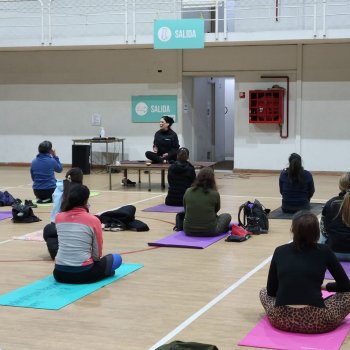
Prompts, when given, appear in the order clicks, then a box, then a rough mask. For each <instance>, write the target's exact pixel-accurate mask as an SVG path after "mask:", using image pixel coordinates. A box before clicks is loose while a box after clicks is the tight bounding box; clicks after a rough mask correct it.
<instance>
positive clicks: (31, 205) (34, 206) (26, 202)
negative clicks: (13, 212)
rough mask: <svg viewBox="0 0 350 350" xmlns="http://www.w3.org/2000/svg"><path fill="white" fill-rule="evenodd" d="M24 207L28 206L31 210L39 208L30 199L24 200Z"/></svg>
mask: <svg viewBox="0 0 350 350" xmlns="http://www.w3.org/2000/svg"><path fill="white" fill-rule="evenodd" d="M24 205H28V206H29V207H31V208H37V207H38V206H37V205H36V204H34V203H33V202H32V201H31V200H29V199H25V200H24Z"/></svg>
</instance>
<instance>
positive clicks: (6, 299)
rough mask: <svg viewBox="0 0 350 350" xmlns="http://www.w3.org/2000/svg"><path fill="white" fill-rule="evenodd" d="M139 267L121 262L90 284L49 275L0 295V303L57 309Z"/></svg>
mask: <svg viewBox="0 0 350 350" xmlns="http://www.w3.org/2000/svg"><path fill="white" fill-rule="evenodd" d="M141 267H143V265H142V264H126V263H123V264H122V265H121V266H120V267H119V269H117V270H116V271H115V276H113V277H108V278H105V279H104V280H102V281H99V282H96V283H91V284H66V283H58V282H56V281H55V279H54V277H53V276H52V275H51V276H48V277H46V278H44V279H42V280H39V281H36V282H34V283H31V284H29V285H27V286H24V287H22V288H19V289H16V290H14V291H12V292H9V293H7V294H4V295H2V296H0V305H5V306H19V307H28V308H33V309H47V310H59V309H61V308H63V307H64V306H67V305H69V304H71V303H73V302H74V301H76V300H78V299H81V298H82V297H84V296H86V295H88V294H90V293H92V292H94V291H95V290H97V289H99V288H101V287H104V286H106V285H107V284H110V283H112V282H114V281H116V280H118V279H120V278H122V277H124V276H126V275H128V274H130V273H132V272H134V271H136V270H138V269H140V268H141Z"/></svg>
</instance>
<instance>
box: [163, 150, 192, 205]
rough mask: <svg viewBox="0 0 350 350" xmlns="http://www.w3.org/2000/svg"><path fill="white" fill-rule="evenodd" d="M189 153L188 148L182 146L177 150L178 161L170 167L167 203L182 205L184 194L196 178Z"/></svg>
mask: <svg viewBox="0 0 350 350" xmlns="http://www.w3.org/2000/svg"><path fill="white" fill-rule="evenodd" d="M189 154H190V152H189V150H188V149H187V148H185V147H182V148H180V149H179V150H178V152H177V161H176V162H175V163H174V164H171V165H170V167H169V170H168V183H169V189H168V195H167V196H166V198H165V204H166V205H170V206H177V207H182V206H183V197H184V194H185V192H186V190H187V189H188V188H189V187H190V186H191V185H192V183H193V181H194V180H195V178H196V172H195V170H194V166H193V165H192V164H191V163H189V162H188V157H189Z"/></svg>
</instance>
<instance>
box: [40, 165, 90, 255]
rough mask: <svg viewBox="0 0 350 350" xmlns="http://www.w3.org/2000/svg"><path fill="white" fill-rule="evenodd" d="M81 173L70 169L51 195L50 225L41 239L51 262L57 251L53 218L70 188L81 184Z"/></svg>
mask: <svg viewBox="0 0 350 350" xmlns="http://www.w3.org/2000/svg"><path fill="white" fill-rule="evenodd" d="M83 176H84V175H83V171H82V170H81V169H80V168H72V169H70V170H68V171H67V173H66V178H65V179H64V180H59V181H57V183H56V189H55V192H54V193H53V195H52V199H53V207H52V211H51V223H50V224H47V225H46V226H45V227H44V231H43V237H44V240H45V242H46V245H47V249H48V250H49V253H50V256H51V258H52V260H54V259H55V256H56V254H57V250H58V237H57V229H56V224H55V217H56V214H58V213H59V212H60V211H61V206H62V202H63V200H67V198H68V194H69V191H70V189H71V187H72V186H74V185H76V184H79V185H82V184H83Z"/></svg>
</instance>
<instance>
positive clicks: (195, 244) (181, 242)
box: [148, 231, 228, 249]
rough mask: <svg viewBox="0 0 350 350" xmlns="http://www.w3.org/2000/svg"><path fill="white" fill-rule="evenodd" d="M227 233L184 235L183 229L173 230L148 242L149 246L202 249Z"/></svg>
mask: <svg viewBox="0 0 350 350" xmlns="http://www.w3.org/2000/svg"><path fill="white" fill-rule="evenodd" d="M227 234H228V233H224V234H222V235H220V236H215V237H191V236H186V234H185V232H184V231H178V232H174V233H172V234H171V235H169V236H166V237H164V238H162V239H160V240H159V241H155V242H149V243H148V245H150V246H160V247H177V248H197V249H204V248H206V247H208V246H210V245H211V244H213V243H215V242H217V241H220V240H221V239H223V238H224V237H226V236H227Z"/></svg>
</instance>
